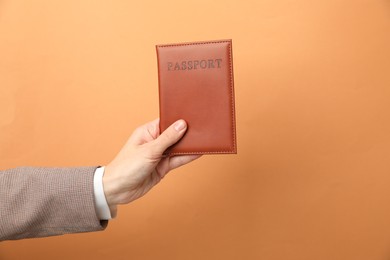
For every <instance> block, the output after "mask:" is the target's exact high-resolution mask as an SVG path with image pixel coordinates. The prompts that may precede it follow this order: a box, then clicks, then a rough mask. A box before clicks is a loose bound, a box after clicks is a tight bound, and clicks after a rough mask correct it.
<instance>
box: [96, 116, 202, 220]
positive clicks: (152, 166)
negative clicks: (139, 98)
mask: <svg viewBox="0 0 390 260" xmlns="http://www.w3.org/2000/svg"><path fill="white" fill-rule="evenodd" d="M186 130H187V124H186V122H185V121H184V120H178V121H176V122H175V123H174V124H172V125H171V126H170V127H169V128H167V129H166V130H165V131H164V132H163V133H162V134H161V135H159V133H160V130H159V119H156V120H154V121H152V122H149V123H147V124H145V125H143V126H141V127H138V128H137V129H136V130H135V131H134V132H133V134H132V135H131V136H130V138H129V140H128V141H127V143H126V144H125V146H124V147H123V148H122V150H121V151H120V152H119V154H118V155H117V156H116V157H115V158H114V160H113V161H112V162H111V163H109V164H108V165H107V166H106V167H105V173H104V176H103V187H104V193H105V195H106V199H107V203H108V205H109V207H110V210H111V214H112V215H113V216H114V215H115V214H116V206H117V205H118V204H127V203H129V202H131V201H133V200H136V199H138V198H140V197H142V196H143V195H144V194H146V193H147V192H148V191H149V190H150V189H151V188H152V187H153V186H154V185H156V184H157V183H159V182H160V180H161V179H162V178H164V176H165V175H166V174H167V173H168V172H169V171H170V170H172V169H175V168H177V167H179V166H182V165H184V164H187V163H189V162H191V161H193V160H195V159H197V158H199V157H200V155H178V156H168V157H164V156H163V153H164V151H165V150H166V149H167V148H168V147H170V146H171V145H173V144H174V143H176V142H177V141H179V140H180V138H182V137H183V135H184V134H185V132H186Z"/></svg>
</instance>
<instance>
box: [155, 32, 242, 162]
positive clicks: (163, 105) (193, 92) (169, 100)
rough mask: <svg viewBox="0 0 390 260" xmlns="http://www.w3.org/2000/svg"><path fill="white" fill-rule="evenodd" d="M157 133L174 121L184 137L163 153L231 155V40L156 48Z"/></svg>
mask: <svg viewBox="0 0 390 260" xmlns="http://www.w3.org/2000/svg"><path fill="white" fill-rule="evenodd" d="M156 50H157V60H158V80H159V98H160V131H161V132H163V131H164V130H165V129H166V128H167V127H169V126H170V125H171V124H172V123H174V122H175V121H176V120H178V119H184V120H185V121H186V122H187V125H188V129H187V133H186V134H185V135H184V137H183V138H182V139H181V140H180V141H179V142H178V143H176V144H175V145H173V146H172V147H170V148H169V149H168V150H167V151H166V154H169V155H176V154H227V153H237V146H236V126H235V109H234V87H233V61H232V41H231V40H220V41H208V42H193V43H179V44H166V45H157V46H156Z"/></svg>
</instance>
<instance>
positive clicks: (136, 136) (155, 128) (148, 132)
mask: <svg viewBox="0 0 390 260" xmlns="http://www.w3.org/2000/svg"><path fill="white" fill-rule="evenodd" d="M159 122H160V119H159V118H157V119H155V120H153V121H150V122H148V123H146V124H144V125H142V126H140V127H138V128H137V129H136V130H135V131H134V132H133V134H132V135H131V137H130V139H129V142H130V143H132V144H134V145H141V144H144V143H147V142H150V141H152V140H154V139H156V138H157V137H158V135H159V133H160V128H159Z"/></svg>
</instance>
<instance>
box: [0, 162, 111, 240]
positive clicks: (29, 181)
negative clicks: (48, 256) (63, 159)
mask: <svg viewBox="0 0 390 260" xmlns="http://www.w3.org/2000/svg"><path fill="white" fill-rule="evenodd" d="M95 170H96V167H74V168H42V167H19V168H15V169H10V170H5V171H0V241H2V240H15V239H22V238H34V237H47V236H54V235H62V234H67V233H78V232H91V231H100V230H104V229H105V228H106V226H107V221H100V220H99V219H98V217H97V215H96V210H95V203H94V191H93V176H94V172H95Z"/></svg>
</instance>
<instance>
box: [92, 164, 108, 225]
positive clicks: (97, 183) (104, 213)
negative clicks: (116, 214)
mask: <svg viewBox="0 0 390 260" xmlns="http://www.w3.org/2000/svg"><path fill="white" fill-rule="evenodd" d="M103 175H104V167H99V168H97V169H96V171H95V175H94V176H93V190H94V194H95V208H96V214H97V216H98V218H99V219H100V220H109V219H112V217H111V212H110V208H109V207H108V203H107V200H106V196H105V195H104V189H103Z"/></svg>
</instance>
